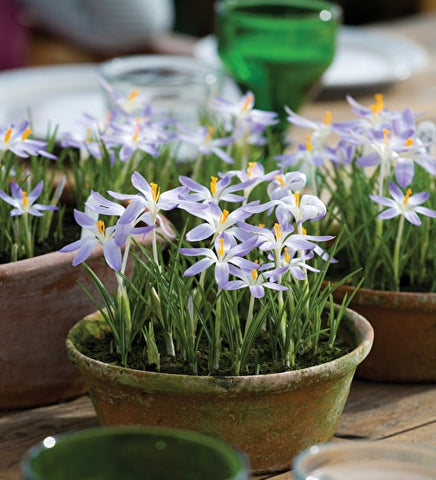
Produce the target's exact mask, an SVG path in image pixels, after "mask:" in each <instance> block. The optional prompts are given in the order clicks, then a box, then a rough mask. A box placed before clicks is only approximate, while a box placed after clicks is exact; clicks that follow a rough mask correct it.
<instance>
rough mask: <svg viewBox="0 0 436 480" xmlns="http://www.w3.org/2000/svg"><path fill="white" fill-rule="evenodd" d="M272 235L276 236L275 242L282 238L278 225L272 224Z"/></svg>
mask: <svg viewBox="0 0 436 480" xmlns="http://www.w3.org/2000/svg"><path fill="white" fill-rule="evenodd" d="M274 235H275V236H276V239H277V240H280V239H281V238H282V237H283V228H282V227H281V226H280V224H279V223H275V224H274Z"/></svg>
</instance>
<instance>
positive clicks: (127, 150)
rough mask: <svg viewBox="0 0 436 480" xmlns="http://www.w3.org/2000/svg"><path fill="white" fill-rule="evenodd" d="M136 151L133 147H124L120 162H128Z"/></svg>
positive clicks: (121, 151)
mask: <svg viewBox="0 0 436 480" xmlns="http://www.w3.org/2000/svg"><path fill="white" fill-rule="evenodd" d="M134 151H135V149H134V148H133V147H132V146H131V145H123V146H122V147H121V150H120V160H121V161H122V162H127V160H129V158H130V157H131V156H132V155H133V152H134Z"/></svg>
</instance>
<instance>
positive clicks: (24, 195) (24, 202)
mask: <svg viewBox="0 0 436 480" xmlns="http://www.w3.org/2000/svg"><path fill="white" fill-rule="evenodd" d="M22 195H23V207H27V205H29V199H28V198H27V192H25V191H24V190H23V192H22Z"/></svg>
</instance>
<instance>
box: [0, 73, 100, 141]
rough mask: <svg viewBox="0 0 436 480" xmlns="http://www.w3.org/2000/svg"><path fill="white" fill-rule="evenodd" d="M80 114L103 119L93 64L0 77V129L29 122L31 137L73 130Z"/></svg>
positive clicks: (5, 74) (2, 75)
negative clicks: (26, 120) (55, 129)
mask: <svg viewBox="0 0 436 480" xmlns="http://www.w3.org/2000/svg"><path fill="white" fill-rule="evenodd" d="M83 112H89V113H91V114H93V115H95V116H103V115H104V102H103V96H102V93H101V90H100V85H99V82H98V75H97V66H96V65H94V64H78V65H60V66H48V67H35V68H20V69H16V70H9V71H5V72H2V73H0V127H3V128H4V127H6V126H7V125H9V124H10V123H17V122H19V121H22V120H25V119H28V118H30V119H31V121H32V128H33V133H34V134H35V136H37V137H40V138H45V137H46V135H47V132H48V131H51V132H52V131H53V129H54V127H56V126H58V127H59V131H66V130H69V129H71V128H74V126H75V125H76V122H77V121H78V120H79V119H80V118H81V116H82V113H83Z"/></svg>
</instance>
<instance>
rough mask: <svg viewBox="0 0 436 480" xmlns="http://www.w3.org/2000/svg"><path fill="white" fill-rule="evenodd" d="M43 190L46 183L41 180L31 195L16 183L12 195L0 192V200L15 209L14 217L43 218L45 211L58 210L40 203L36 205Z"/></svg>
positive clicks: (12, 186) (12, 187)
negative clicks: (29, 216) (26, 215)
mask: <svg viewBox="0 0 436 480" xmlns="http://www.w3.org/2000/svg"><path fill="white" fill-rule="evenodd" d="M43 188H44V182H43V180H41V181H40V182H38V184H37V185H36V186H35V188H34V189H33V190H32V191H31V192H30V193H27V192H26V191H25V190H22V189H21V187H20V186H19V185H18V184H17V183H16V182H12V183H11V195H8V194H7V193H5V192H4V191H3V190H0V198H1V199H2V200H4V201H5V202H7V203H9V205H12V206H13V207H14V208H13V209H12V210H11V216H12V217H16V216H19V215H24V214H27V213H28V214H29V215H34V216H35V217H41V216H42V215H43V213H42V212H43V211H47V210H57V209H58V207H56V206H55V205H41V204H40V203H35V201H36V200H37V199H38V197H39V196H40V195H41V193H42V190H43Z"/></svg>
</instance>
